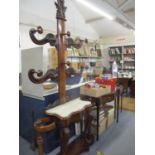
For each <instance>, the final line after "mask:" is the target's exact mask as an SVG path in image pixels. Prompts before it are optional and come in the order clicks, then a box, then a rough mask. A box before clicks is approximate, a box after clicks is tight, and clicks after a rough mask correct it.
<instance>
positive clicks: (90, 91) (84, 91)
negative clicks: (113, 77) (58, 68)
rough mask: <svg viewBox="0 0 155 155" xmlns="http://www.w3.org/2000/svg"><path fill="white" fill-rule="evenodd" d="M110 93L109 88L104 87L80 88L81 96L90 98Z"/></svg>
mask: <svg viewBox="0 0 155 155" xmlns="http://www.w3.org/2000/svg"><path fill="white" fill-rule="evenodd" d="M108 93H111V87H110V86H105V88H103V87H99V88H88V87H86V86H82V87H80V94H81V95H87V96H91V97H100V96H102V95H105V94H108Z"/></svg>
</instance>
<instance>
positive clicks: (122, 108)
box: [121, 93, 123, 112]
mask: <svg viewBox="0 0 155 155" xmlns="http://www.w3.org/2000/svg"><path fill="white" fill-rule="evenodd" d="M122 110H123V95H122V93H121V112H122Z"/></svg>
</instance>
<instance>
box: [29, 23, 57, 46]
mask: <svg viewBox="0 0 155 155" xmlns="http://www.w3.org/2000/svg"><path fill="white" fill-rule="evenodd" d="M36 32H38V33H39V34H42V33H43V29H42V27H41V26H38V27H37V29H34V28H32V29H30V31H29V35H30V38H31V40H32V41H33V42H34V43H35V44H37V45H44V44H46V43H49V44H50V45H51V46H55V43H56V37H55V35H53V34H52V33H48V34H47V35H46V36H45V37H44V38H43V39H40V40H38V39H37V38H36V37H35V33H36Z"/></svg>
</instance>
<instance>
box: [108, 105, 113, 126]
mask: <svg viewBox="0 0 155 155" xmlns="http://www.w3.org/2000/svg"><path fill="white" fill-rule="evenodd" d="M113 122H114V108H112V109H110V110H109V111H108V118H107V127H109V126H111V124H112V123H113Z"/></svg>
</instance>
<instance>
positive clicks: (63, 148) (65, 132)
mask: <svg viewBox="0 0 155 155" xmlns="http://www.w3.org/2000/svg"><path fill="white" fill-rule="evenodd" d="M68 141H69V129H68V128H61V130H60V154H59V155H67V154H66V153H67V149H68V146H67V145H68Z"/></svg>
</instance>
